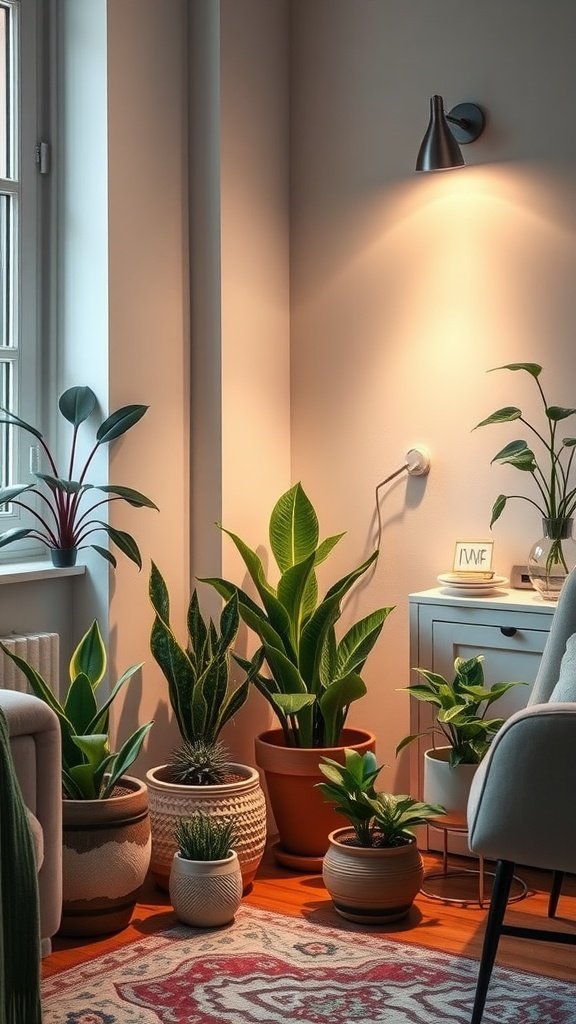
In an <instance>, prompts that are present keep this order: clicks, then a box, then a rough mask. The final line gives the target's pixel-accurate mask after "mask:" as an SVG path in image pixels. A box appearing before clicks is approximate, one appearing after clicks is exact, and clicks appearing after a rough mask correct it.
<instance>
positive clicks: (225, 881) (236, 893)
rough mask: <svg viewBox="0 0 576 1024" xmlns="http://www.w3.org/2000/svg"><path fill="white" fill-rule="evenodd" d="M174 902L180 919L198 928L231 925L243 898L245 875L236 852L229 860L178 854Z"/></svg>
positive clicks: (172, 879) (172, 891) (174, 865)
mask: <svg viewBox="0 0 576 1024" xmlns="http://www.w3.org/2000/svg"><path fill="white" fill-rule="evenodd" d="M169 891H170V900H171V903H172V906H173V907H174V911H175V913H176V917H177V918H178V920H179V921H182V923H183V924H188V925H192V926H194V927H196V928H214V927H217V926H219V925H224V924H229V923H230V922H231V921H233V920H234V914H235V913H236V911H237V910H238V907H239V906H240V901H241V899H242V872H241V870H240V863H239V861H238V855H237V854H236V852H235V851H234V850H232V851H231V853H230V856H229V857H227V858H226V859H225V860H185V858H184V857H181V856H180V854H179V853H175V854H174V858H173V860H172V867H171V869H170V883H169Z"/></svg>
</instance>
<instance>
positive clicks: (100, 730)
mask: <svg viewBox="0 0 576 1024" xmlns="http://www.w3.org/2000/svg"><path fill="white" fill-rule="evenodd" d="M0 648H1V649H2V650H3V651H4V654H6V655H7V656H8V657H9V658H11V659H12V661H13V662H14V664H15V665H17V667H18V668H19V669H20V670H21V671H22V672H23V673H24V675H25V676H26V679H27V680H28V683H29V684H30V688H31V690H32V692H33V693H34V694H35V695H36V696H37V697H39V698H40V700H43V701H44V702H45V703H46V704H48V706H49V707H51V708H52V710H53V711H55V712H56V714H57V715H58V718H59V720H60V731H61V734H62V787H63V791H64V796H65V797H68V798H69V799H73V800H104V799H105V798H106V797H109V796H111V795H112V793H113V790H114V787H115V786H116V784H117V783H118V782H119V780H120V779H121V777H122V775H124V773H125V772H127V771H128V769H129V768H130V766H131V765H132V764H133V763H134V761H135V760H136V758H137V757H138V754H139V753H140V750H141V748H142V744H143V743H144V740H145V739H146V736H147V735H148V733H149V731H150V729H151V728H152V722H147V723H146V724H145V725H141V726H140V727H139V728H138V729H136V730H135V731H134V732H133V733H132V735H131V736H129V737H128V739H127V740H126V741H125V742H124V743H123V744H122V746H121V747H120V750H118V751H117V752H113V751H111V750H110V741H109V737H108V719H109V713H110V706H111V704H112V702H113V701H114V699H115V697H116V696H117V694H118V693H119V692H120V690H122V689H123V687H124V686H126V684H127V683H128V681H129V679H131V677H132V676H133V675H134V673H135V672H137V671H138V669H139V668H141V667H142V666H141V665H132V666H131V667H130V668H128V669H127V670H126V672H124V674H123V675H122V676H121V677H120V679H119V680H118V682H117V683H116V684H115V686H113V687H112V689H111V691H110V693H109V695H108V697H107V698H106V700H105V701H104V703H103V704H102V705H101V706H100V707H98V704H97V700H96V692H97V690H98V687H99V685H100V683H101V682H102V680H103V678H104V676H105V674H106V666H107V658H106V648H105V647H104V642H103V640H102V634H101V632H100V627H99V626H98V623H97V622H96V620H94V622H93V623H92V625H91V626H90V628H89V629H88V630H87V632H86V633H85V634H84V636H83V637H82V639H81V640H80V643H79V644H78V646H77V648H76V650H75V651H74V653H73V655H72V657H71V659H70V665H69V675H70V684H69V686H68V690H67V693H66V697H65V699H64V703H63V704H62V703H60V701H59V700H58V698H57V696H56V694H55V693H54V692H53V690H52V688H51V686H50V683H48V682H47V681H46V680H45V679H43V677H42V676H41V675H40V674H39V672H37V671H36V669H34V668H33V667H32V665H30V664H29V663H28V662H27V661H26V660H25V659H24V658H20V657H19V656H18V655H16V654H13V653H12V652H11V651H9V650H8V648H7V647H6V646H5V645H4V644H3V643H1V642H0Z"/></svg>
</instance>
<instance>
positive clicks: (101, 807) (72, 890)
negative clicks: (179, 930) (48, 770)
mask: <svg viewBox="0 0 576 1024" xmlns="http://www.w3.org/2000/svg"><path fill="white" fill-rule="evenodd" d="M114 793H115V795H114V796H111V797H108V798H107V799H106V800H63V801H62V832H63V865H62V870H63V903H62V922H61V924H60V929H59V934H60V935H106V934H107V933H109V932H116V931H120V930H121V929H122V928H125V927H126V925H127V924H128V922H129V921H130V918H131V916H132V912H133V910H134V905H135V903H136V898H137V895H138V890H139V889H140V886H141V885H142V883H143V881H144V879H145V877H146V872H147V870H148V865H149V863H150V819H149V817H148V791H147V789H146V785H145V784H144V783H143V782H140V780H139V779H135V778H132V777H131V776H129V775H124V776H123V777H122V779H121V780H120V782H119V783H118V785H117V787H116V789H115V791H114ZM116 794H117V795H116Z"/></svg>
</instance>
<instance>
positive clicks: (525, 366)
mask: <svg viewBox="0 0 576 1024" xmlns="http://www.w3.org/2000/svg"><path fill="white" fill-rule="evenodd" d="M495 370H525V371H526V373H529V374H530V376H531V377H539V376H540V374H541V373H542V367H541V366H539V365H538V363H505V364H504V366H493V367H492V368H491V369H490V370H488V373H494V371H495Z"/></svg>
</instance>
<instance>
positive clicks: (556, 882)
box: [548, 871, 564, 917]
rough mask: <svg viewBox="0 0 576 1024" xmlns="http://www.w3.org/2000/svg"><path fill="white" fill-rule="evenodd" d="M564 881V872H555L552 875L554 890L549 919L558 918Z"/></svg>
mask: <svg viewBox="0 0 576 1024" xmlns="http://www.w3.org/2000/svg"><path fill="white" fill-rule="evenodd" d="M563 881H564V872H563V871H554V872H553V874H552V888H551V890H550V899H549V901H548V917H555V916H556V908H557V906H558V900H559V899H560V893H561V892H562V882H563Z"/></svg>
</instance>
